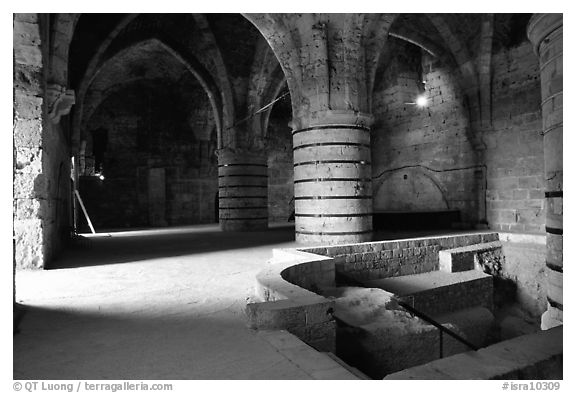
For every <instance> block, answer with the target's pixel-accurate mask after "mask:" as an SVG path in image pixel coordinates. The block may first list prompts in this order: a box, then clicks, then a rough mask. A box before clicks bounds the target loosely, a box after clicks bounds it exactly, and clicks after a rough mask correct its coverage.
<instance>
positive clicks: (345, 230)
mask: <svg viewBox="0 0 576 393" xmlns="http://www.w3.org/2000/svg"><path fill="white" fill-rule="evenodd" d="M292 134H293V138H294V205H295V211H296V213H295V220H296V241H298V242H300V243H325V244H335V243H355V242H363V241H369V240H371V238H372V179H371V166H370V129H369V128H368V127H367V126H365V125H362V124H320V125H313V126H309V127H306V128H302V129H299V130H296V131H294V132H293V133H292Z"/></svg>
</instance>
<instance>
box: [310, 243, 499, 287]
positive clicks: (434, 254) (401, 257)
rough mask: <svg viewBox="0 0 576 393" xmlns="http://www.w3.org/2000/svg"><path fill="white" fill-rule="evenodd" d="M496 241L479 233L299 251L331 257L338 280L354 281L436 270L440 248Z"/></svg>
mask: <svg viewBox="0 0 576 393" xmlns="http://www.w3.org/2000/svg"><path fill="white" fill-rule="evenodd" d="M496 240H498V234H496V233H482V234H474V235H460V236H446V237H438V238H421V239H411V240H401V241H383V242H371V243H361V244H354V245H344V246H332V247H321V248H306V249H300V250H302V251H307V252H312V253H316V254H320V255H326V256H329V257H332V258H334V260H335V263H336V274H337V279H338V274H341V275H344V276H349V277H351V278H353V279H355V280H376V279H379V278H386V277H395V276H404V275H408V274H418V273H424V272H429V271H433V270H438V269H439V259H438V252H439V251H440V250H444V249H450V248H456V247H462V246H468V245H471V244H478V243H487V242H492V241H496Z"/></svg>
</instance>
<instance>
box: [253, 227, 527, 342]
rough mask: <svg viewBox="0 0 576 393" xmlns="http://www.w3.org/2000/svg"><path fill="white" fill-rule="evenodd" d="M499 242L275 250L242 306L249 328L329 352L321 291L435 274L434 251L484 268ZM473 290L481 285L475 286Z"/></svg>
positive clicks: (488, 238)
mask: <svg viewBox="0 0 576 393" xmlns="http://www.w3.org/2000/svg"><path fill="white" fill-rule="evenodd" d="M501 235H502V234H501ZM506 239H507V238H506ZM498 240H499V234H497V233H476V234H467V235H454V236H443V237H435V238H432V237H430V238H417V239H409V240H394V241H380V242H369V243H358V244H348V245H336V246H327V247H310V248H300V249H276V250H274V253H273V258H272V260H271V261H270V264H269V265H268V266H267V267H266V268H265V269H264V270H262V271H261V272H260V273H259V274H258V275H257V280H256V281H257V284H256V296H257V300H256V302H255V303H249V304H248V306H247V315H248V325H249V326H250V327H251V328H254V329H286V330H288V331H289V332H291V333H293V334H295V335H296V336H298V337H299V338H300V339H302V340H303V341H304V342H306V343H307V344H309V345H312V346H314V347H315V348H317V349H319V350H324V351H333V350H334V348H335V343H336V338H335V336H336V327H335V322H334V320H333V317H332V312H333V309H334V302H333V301H332V300H329V299H327V298H325V297H323V296H321V295H319V294H318V293H321V292H322V289H323V288H330V287H334V286H336V285H337V281H339V280H340V278H341V277H344V278H345V279H346V278H350V279H351V280H352V281H354V280H355V281H365V280H374V279H382V278H389V277H397V276H403V275H409V274H418V273H425V272H429V271H434V270H439V268H440V259H439V252H442V251H443V250H451V249H455V248H456V249H457V248H461V247H470V250H472V251H474V252H473V253H472V254H473V256H474V261H475V264H476V265H481V264H484V265H486V264H487V263H488V262H490V261H492V259H494V258H492V257H493V256H494V255H492V254H493V253H494V252H498V253H499V254H498V255H499V256H500V257H501V256H502V255H501V254H500V250H498V247H490V244H493V245H494V244H496V243H494V242H498ZM508 240H509V239H507V240H506V241H504V242H503V248H504V250H506V247H507V246H508V245H509V244H508V243H507V242H508ZM481 243H483V244H484V245H482V246H481V245H480V244H481ZM485 244H488V246H485ZM475 245H477V247H476V246H475ZM491 253H492V254H491ZM504 254H506V252H504ZM505 257H508V255H505ZM502 261H503V258H501V259H499V263H500V266H499V269H501V271H502V272H503V274H509V275H510V276H512V274H513V273H511V272H510V271H509V270H510V268H511V266H507V264H506V261H505V260H504V263H502ZM508 265H510V264H508ZM495 266H496V265H494V266H492V267H491V268H495ZM484 267H486V266H484ZM516 273H518V272H516ZM516 277H517V276H516ZM528 281H529V280H528V279H526V282H528ZM478 285H484V283H483V282H480V281H479V283H478ZM484 289H486V291H485V290H484ZM479 291H480V292H486V293H487V294H488V295H490V297H491V291H490V290H489V289H487V288H479ZM518 291H519V293H520V292H521V291H524V292H526V289H525V288H520V287H519V289H518ZM528 292H529V293H530V294H526V295H525V296H527V297H530V296H531V294H532V292H534V291H532V292H530V291H528ZM442 297H443V298H444V297H445V296H444V294H442ZM450 298H452V299H459V298H460V296H458V295H457V294H456V295H454V296H450ZM462 298H463V297H462ZM527 301H528V300H526V302H527ZM484 303H491V301H490V302H482V305H484V306H486V305H485V304H484ZM490 308H491V307H488V309H490Z"/></svg>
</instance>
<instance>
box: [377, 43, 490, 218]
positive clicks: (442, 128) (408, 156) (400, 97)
mask: <svg viewBox="0 0 576 393" xmlns="http://www.w3.org/2000/svg"><path fill="white" fill-rule="evenodd" d="M390 41H391V44H392V51H391V53H393V54H394V58H393V59H391V60H390V63H389V65H388V66H387V68H386V69H380V71H379V75H385V76H384V77H382V76H381V77H380V79H377V84H376V86H375V91H374V98H373V105H372V107H373V113H374V115H375V124H374V125H373V126H372V138H373V139H372V175H373V189H374V193H373V198H374V210H375V211H431V210H446V209H457V210H460V212H461V219H462V221H464V222H473V221H475V219H476V210H477V206H476V204H477V202H475V201H476V199H477V197H476V194H475V191H474V190H475V184H476V183H475V178H476V176H481V175H482V173H481V168H477V167H475V165H476V164H477V163H475V162H474V154H473V152H472V147H471V144H470V141H469V138H468V130H469V124H468V118H467V115H466V109H465V107H464V106H463V97H462V94H461V92H460V91H459V88H458V87H457V83H456V81H455V73H456V71H455V70H454V69H453V68H451V67H450V66H449V65H447V64H443V63H442V62H440V60H438V59H436V58H432V57H430V56H429V55H427V54H423V52H422V51H421V50H420V49H419V48H417V47H415V46H414V45H410V44H406V43H403V42H400V41H398V40H394V39H391V40H390ZM421 81H425V82H426V83H425V84H422V83H421ZM424 88H425V91H424ZM421 93H423V94H425V95H426V97H427V98H428V104H427V106H426V107H424V108H421V107H418V106H417V105H414V103H415V102H416V97H417V96H418V95H419V94H421ZM478 171H480V173H479V174H477V173H476V172H478Z"/></svg>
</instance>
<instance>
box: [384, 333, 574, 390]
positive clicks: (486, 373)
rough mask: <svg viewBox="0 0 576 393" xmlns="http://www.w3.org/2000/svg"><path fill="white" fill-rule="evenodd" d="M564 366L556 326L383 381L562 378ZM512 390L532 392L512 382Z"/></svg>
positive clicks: (425, 365)
mask: <svg viewBox="0 0 576 393" xmlns="http://www.w3.org/2000/svg"><path fill="white" fill-rule="evenodd" d="M562 363H563V340H562V327H556V328H553V329H550V330H548V331H542V332H538V333H535V334H531V335H526V336H521V337H517V338H514V339H512V340H507V341H503V342H500V343H497V344H494V345H491V346H489V347H487V348H482V349H480V350H479V351H476V352H466V353H462V354H458V355H455V356H450V357H447V358H444V359H439V360H436V361H434V362H431V363H428V364H424V365H422V366H417V367H413V368H410V369H406V370H403V371H400V372H397V373H394V374H390V375H387V376H386V377H385V378H384V379H401V380H406V379H425V380H437V379H442V380H445V379H467V380H488V379H497V380H517V379H525V380H539V379H562V378H563V373H562V368H563V367H562ZM527 382H528V381H527ZM520 384H521V385H523V386H519V385H520ZM558 386H560V385H558ZM509 388H510V390H530V384H529V383H522V382H519V381H516V382H514V381H513V382H511V383H510V385H509Z"/></svg>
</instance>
